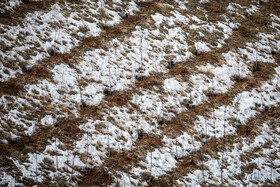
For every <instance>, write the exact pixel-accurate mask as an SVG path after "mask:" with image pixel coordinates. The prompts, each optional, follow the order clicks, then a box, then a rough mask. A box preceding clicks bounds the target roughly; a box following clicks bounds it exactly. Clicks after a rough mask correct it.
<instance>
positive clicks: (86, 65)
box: [0, 0, 280, 186]
mask: <svg viewBox="0 0 280 187" xmlns="http://www.w3.org/2000/svg"><path fill="white" fill-rule="evenodd" d="M209 2H210V1H200V2H193V1H190V0H189V1H177V0H176V1H174V2H170V1H166V2H163V3H158V2H152V3H151V4H149V3H150V2H149V1H148V2H147V3H146V4H145V2H144V1H143V2H142V1H141V2H135V1H132V0H131V1H118V0H114V1H110V2H109V1H103V0H100V1H89V0H84V1H83V3H71V2H65V3H56V4H52V5H51V6H50V7H49V8H48V9H47V10H42V11H40V10H38V11H34V12H30V13H27V15H25V17H24V18H22V20H21V24H3V25H1V26H0V29H1V31H3V32H1V34H0V36H1V37H0V44H1V46H2V48H1V50H0V56H1V57H0V58H1V60H2V61H3V63H1V64H0V66H1V67H0V75H1V77H0V81H2V82H3V83H5V82H8V81H10V80H11V78H15V79H17V77H18V76H19V75H20V74H22V75H24V74H25V72H24V71H23V70H22V68H20V67H21V65H22V64H23V65H24V66H26V65H28V66H34V65H38V64H42V63H51V62H54V61H55V59H52V60H49V59H50V55H49V54H48V53H49V52H48V51H49V50H50V49H52V50H54V51H56V52H57V53H59V54H62V55H63V54H73V56H71V55H68V56H67V57H69V58H70V59H68V60H67V62H66V61H65V62H64V61H63V60H60V59H59V60H58V61H57V62H56V61H55V63H54V64H52V65H50V66H48V68H49V71H50V72H51V78H48V79H39V80H36V81H32V83H30V84H25V85H24V88H23V89H22V91H21V92H19V94H16V95H8V94H2V95H1V97H0V103H1V104H0V105H1V106H0V107H1V110H0V111H1V118H0V123H1V126H0V134H1V137H0V138H1V139H0V141H1V146H0V150H2V149H7V148H8V149H10V150H11V151H7V153H5V154H4V155H3V156H2V157H1V160H0V161H2V160H3V162H4V161H8V163H7V164H6V165H5V164H1V165H0V171H1V172H0V179H1V180H0V185H4V186H5V185H8V186H16V185H19V186H26V185H38V186H40V185H41V184H43V183H46V184H48V185H52V184H56V183H59V184H61V185H68V186H75V185H77V184H78V183H79V182H81V181H83V182H86V183H89V184H90V183H92V184H93V181H98V182H99V184H100V185H105V184H106V185H112V186H114V185H117V184H119V185H124V186H149V185H151V184H152V182H154V181H160V180H161V177H164V176H171V175H172V174H173V173H174V172H176V168H180V167H182V166H181V165H180V163H181V160H182V159H184V158H186V157H190V156H192V154H193V153H194V152H198V151H199V150H200V149H202V147H203V146H205V143H207V142H209V141H212V140H215V139H216V140H217V141H219V140H221V141H222V139H223V138H226V137H230V136H236V138H237V139H238V141H234V140H232V141H233V144H232V146H225V151H223V152H221V151H218V153H217V155H218V157H219V159H217V158H214V157H211V156H209V155H208V154H205V155H204V156H205V160H204V161H203V162H202V163H200V164H199V165H203V168H204V169H203V170H201V168H199V169H194V170H193V172H190V173H185V174H184V175H183V176H181V175H176V173H175V174H174V175H176V176H177V178H176V179H174V180H176V183H177V184H178V185H180V186H197V185H201V184H202V183H203V182H204V181H207V183H208V184H209V185H212V184H213V185H218V184H220V183H221V173H222V175H223V183H224V184H227V185H237V186H247V185H255V183H253V182H258V183H259V184H262V185H264V184H265V181H270V182H274V183H276V182H277V181H279V178H280V176H279V171H278V167H279V154H278V152H279V151H278V147H277V143H278V141H279V128H278V127H276V125H275V124H273V123H275V119H271V120H269V119H267V120H266V121H265V122H262V123H261V124H258V126H257V127H256V128H258V130H257V132H258V134H257V135H256V136H254V137H253V139H252V138H250V137H246V136H244V137H238V133H237V129H238V127H239V126H240V125H248V124H247V123H248V121H250V120H251V119H253V118H254V117H256V116H258V115H260V114H261V113H262V112H264V111H265V110H269V109H270V108H273V107H274V108H277V107H279V102H280V68H279V66H278V65H279V61H277V58H275V55H277V53H279V51H280V43H279V36H278V35H279V32H280V27H279V25H280V18H279V15H275V14H274V13H270V14H269V16H268V17H269V18H270V20H271V22H268V24H267V25H265V26H260V25H257V26H256V27H265V28H266V29H259V30H257V31H254V34H255V37H254V39H249V38H246V37H244V38H242V37H241V38H240V36H239V35H238V33H239V31H238V28H240V27H241V26H242V24H244V23H243V22H246V21H247V22H248V18H246V16H244V12H245V13H246V15H247V14H248V15H250V16H253V15H254V14H259V13H261V11H266V10H263V8H262V6H261V5H260V4H259V3H257V2H254V1H250V2H247V3H228V4H227V6H226V7H224V8H225V10H226V11H224V12H223V13H222V15H216V16H217V18H216V20H215V21H214V20H213V18H212V17H211V18H209V16H213V14H214V13H210V12H208V11H206V9H207V7H206V9H205V6H210V5H209ZM193 3H194V4H196V5H197V8H196V9H195V10H193ZM3 6H4V8H3V9H5V10H7V11H13V9H15V8H16V7H20V6H21V2H20V1H10V2H9V3H8V2H6V4H5V5H3ZM149 6H153V8H152V7H149ZM211 8H213V7H210V9H211ZM208 9H209V7H208ZM213 9H215V8H213ZM149 10H150V12H149ZM267 11H268V10H267ZM135 14H137V15H142V14H143V15H145V18H147V19H146V20H147V21H145V20H140V21H139V20H138V21H137V22H135V23H133V22H131V21H130V22H129V21H128V22H126V19H127V16H128V17H133V15H135ZM143 15H142V16H143ZM266 19H268V18H266ZM121 24H128V25H127V28H130V27H131V26H135V28H134V29H131V30H129V32H130V33H129V34H128V35H127V36H126V35H125V36H122V37H115V38H111V39H110V40H106V41H104V45H102V46H101V47H88V46H87V48H86V50H81V51H83V52H79V49H82V48H83V47H84V46H83V45H82V44H83V41H86V40H87V39H88V38H93V37H96V38H98V37H99V36H100V35H101V34H102V32H104V30H106V27H111V26H113V25H116V26H117V25H121ZM134 24H135V25H134ZM124 27H125V26H124ZM243 27H244V26H243ZM127 28H126V29H127ZM250 29H253V28H251V27H250ZM240 32H241V31H240ZM252 33H253V31H252ZM275 33H278V35H277V34H275ZM241 35H242V34H241ZM237 40H240V41H237ZM243 40H244V41H243ZM236 42H237V43H238V42H240V43H238V44H236ZM73 48H75V50H73V51H72V50H71V49H73ZM77 50H78V52H77ZM55 56H56V55H54V57H55ZM68 61H69V62H68ZM255 61H258V63H259V64H260V69H259V70H258V71H257V72H255V70H254V66H255V63H254V62H255ZM46 67H47V66H46ZM268 71H270V73H271V75H270V76H261V74H262V73H268ZM257 76H258V77H257ZM149 78H151V80H152V83H151V84H150V85H148V86H146V85H145V81H147V80H149ZM246 81H247V82H248V84H249V83H252V82H253V83H254V84H252V85H253V86H251V87H249V88H248V87H247V82H246ZM146 84H149V83H146ZM239 84H240V85H241V86H240V88H239V87H237V86H238V85H239ZM242 84H243V85H242ZM237 88H239V89H237ZM114 94H116V96H117V97H118V98H117V99H115V101H116V102H114V101H112V100H110V97H114ZM117 94H119V95H117ZM122 94H123V95H124V96H122ZM220 95H225V96H226V97H228V98H229V99H230V101H229V102H225V101H219V100H218V99H217V101H216V100H215V98H216V97H217V98H218V97H219V96H220ZM213 98H214V99H213ZM122 100H124V102H123V104H117V103H118V102H122ZM215 102H217V103H215ZM219 102H220V103H219ZM223 102H225V103H223ZM200 108H202V109H200ZM199 110H205V111H204V112H203V113H200V112H199ZM188 115H192V116H188ZM176 125H177V126H176ZM45 129H46V130H45ZM65 129H66V130H65ZM44 131H46V132H45V133H48V135H44ZM143 134H144V135H147V137H150V139H148V138H147V140H146V139H144V140H143V139H141V138H143V136H144V135H143ZM32 137H36V139H38V142H37V141H34V140H33V139H32ZM73 137H75V138H73ZM144 138H146V136H144ZM153 138H154V139H153ZM158 138H159V139H160V140H159V141H158V142H160V143H158V142H157V143H158V145H157V144H156V143H154V142H152V143H151V142H149V141H154V140H158ZM21 141H22V142H23V145H22V146H23V147H22V146H20V144H21V143H20V142H21ZM143 142H144V143H143ZM141 143H143V144H145V143H147V145H148V147H147V148H143V147H145V146H143V147H141ZM37 144H39V145H37ZM139 144H140V145H139ZM267 144H269V147H267V146H266V145H267ZM38 146H39V147H38ZM256 149H258V150H259V149H262V151H258V152H256V153H255V155H254V157H252V158H253V159H250V158H251V157H250V158H248V157H249V156H248V155H247V154H249V153H250V152H252V151H254V150H256ZM121 153H135V154H139V155H140V156H139V155H138V157H139V158H137V159H135V160H136V161H133V162H135V163H133V164H132V163H130V165H131V167H129V168H130V169H128V170H123V169H119V168H115V167H114V165H108V164H106V163H108V162H109V161H111V160H112V159H113V158H114V154H117V155H118V154H120V155H121ZM132 155H133V154H132ZM272 156H273V157H272ZM244 157H246V159H244ZM221 159H222V161H221ZM132 160H134V158H133V159H132ZM221 164H222V165H223V168H222V172H221ZM247 166H248V167H249V166H254V169H253V170H250V171H249V172H246V171H247V170H246V168H247ZM99 167H101V168H103V171H102V172H105V173H107V174H108V175H106V176H107V178H106V177H105V178H106V180H105V181H106V182H104V181H103V178H102V177H104V176H102V177H99V178H98V175H99V174H98V173H95V174H96V176H95V175H93V176H91V175H90V174H91V172H95V168H99ZM244 168H245V169H244ZM250 168H251V167H250ZM88 171H89V172H88ZM147 175H148V176H149V177H148V178H153V180H154V181H153V180H151V179H150V180H147ZM240 176H241V178H240ZM91 177H92V178H93V179H91ZM94 177H97V178H94ZM98 182H97V183H98ZM107 182H108V183H107Z"/></svg>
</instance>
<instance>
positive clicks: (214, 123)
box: [212, 109, 216, 139]
mask: <svg viewBox="0 0 280 187" xmlns="http://www.w3.org/2000/svg"><path fill="white" fill-rule="evenodd" d="M212 118H213V125H214V137H215V139H216V122H215V109H213V117H212Z"/></svg>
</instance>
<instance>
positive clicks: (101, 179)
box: [79, 167, 113, 187]
mask: <svg viewBox="0 0 280 187" xmlns="http://www.w3.org/2000/svg"><path fill="white" fill-rule="evenodd" d="M112 183H113V177H112V176H111V175H110V174H109V172H108V171H106V170H105V169H104V168H102V167H95V168H93V169H89V170H88V171H86V173H85V176H84V177H83V179H82V182H80V183H79V186H85V187H86V186H109V185H110V184H112Z"/></svg>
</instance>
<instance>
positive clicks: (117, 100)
mask: <svg viewBox="0 0 280 187" xmlns="http://www.w3.org/2000/svg"><path fill="white" fill-rule="evenodd" d="M131 97H132V90H124V91H119V92H112V93H111V94H107V96H106V97H105V100H106V101H108V102H109V103H111V104H113V105H117V106H124V105H126V104H127V103H128V101H129V100H131Z"/></svg>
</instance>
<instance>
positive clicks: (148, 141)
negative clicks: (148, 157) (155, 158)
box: [135, 130, 163, 149]
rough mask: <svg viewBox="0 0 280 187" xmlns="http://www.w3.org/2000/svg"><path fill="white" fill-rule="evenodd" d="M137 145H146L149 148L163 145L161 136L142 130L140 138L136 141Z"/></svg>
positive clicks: (139, 133) (139, 134)
mask: <svg viewBox="0 0 280 187" xmlns="http://www.w3.org/2000/svg"><path fill="white" fill-rule="evenodd" d="M135 146H136V147H144V148H147V149H150V148H153V149H154V148H157V147H162V146H163V144H162V141H161V137H160V136H158V135H154V134H147V133H145V132H144V131H142V130H140V131H139V132H138V140H137V141H136V142H135Z"/></svg>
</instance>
